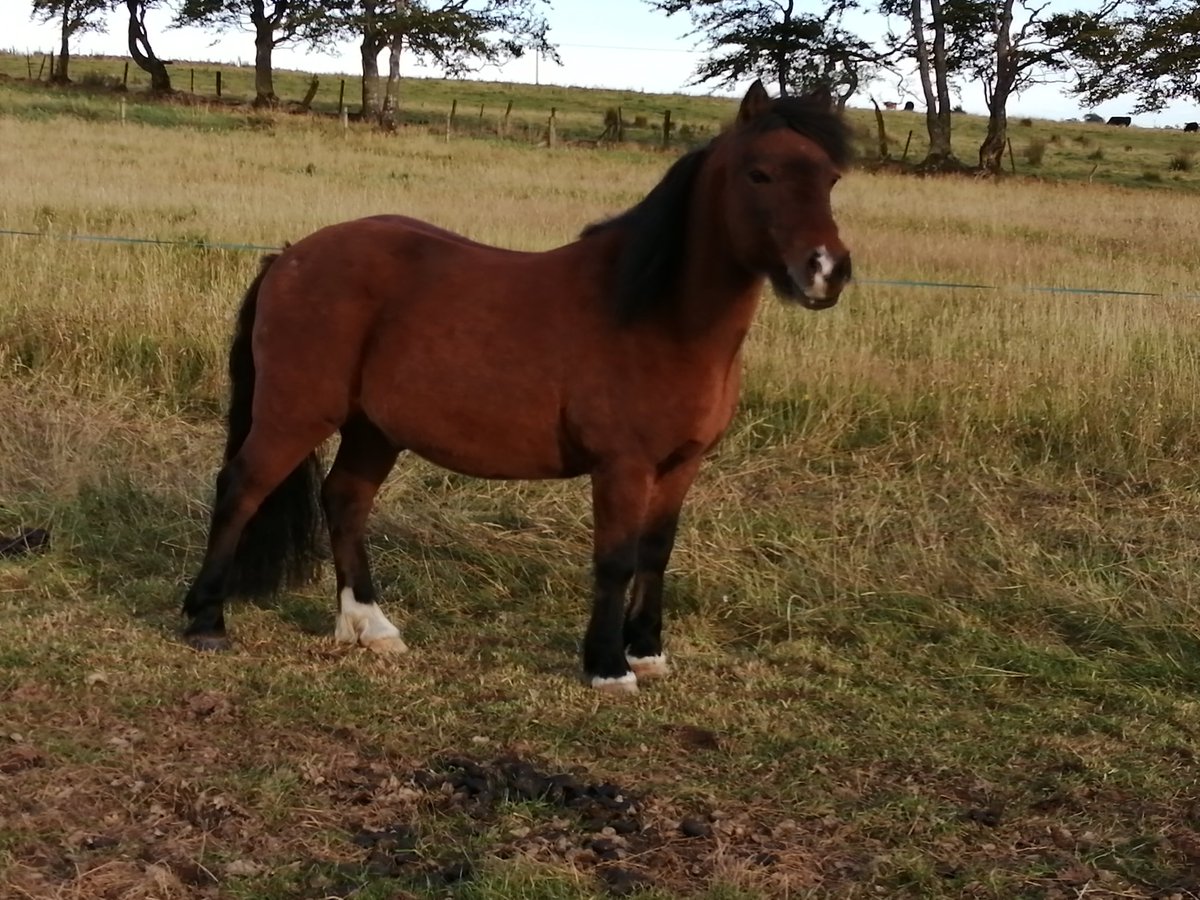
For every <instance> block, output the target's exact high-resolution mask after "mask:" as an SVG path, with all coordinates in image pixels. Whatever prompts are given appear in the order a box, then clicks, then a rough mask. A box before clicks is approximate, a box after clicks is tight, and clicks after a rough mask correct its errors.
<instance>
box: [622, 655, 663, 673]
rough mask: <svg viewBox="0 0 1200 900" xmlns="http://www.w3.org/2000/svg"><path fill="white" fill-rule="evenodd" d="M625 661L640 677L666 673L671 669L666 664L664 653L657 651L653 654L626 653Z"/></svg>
mask: <svg viewBox="0 0 1200 900" xmlns="http://www.w3.org/2000/svg"><path fill="white" fill-rule="evenodd" d="M625 661H626V662H627V663H629V668H631V669H633V671H634V673H635V674H637V675H638V676H640V677H646V676H655V675H666V674H667V673H668V672H670V671H671V669H670V667H669V666H668V665H667V654H666V653H658V654H656V655H654V656H629V655H628V654H626V655H625Z"/></svg>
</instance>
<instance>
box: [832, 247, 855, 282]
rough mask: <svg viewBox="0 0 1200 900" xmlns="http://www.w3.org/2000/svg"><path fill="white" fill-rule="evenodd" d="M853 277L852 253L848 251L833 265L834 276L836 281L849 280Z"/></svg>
mask: <svg viewBox="0 0 1200 900" xmlns="http://www.w3.org/2000/svg"><path fill="white" fill-rule="evenodd" d="M850 277H851V267H850V254H849V253H847V254H846V255H845V256H843V257H842V258H841V259H839V260H838V261H837V265H835V266H834V267H833V278H834V280H836V281H840V282H843V283H844V282H847V281H849V280H850Z"/></svg>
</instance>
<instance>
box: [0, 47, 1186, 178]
mask: <svg viewBox="0 0 1200 900" xmlns="http://www.w3.org/2000/svg"><path fill="white" fill-rule="evenodd" d="M126 63H127V60H125V59H124V58H121V57H87V56H80V57H76V58H74V59H73V60H72V66H73V70H72V71H73V79H74V84H73V85H72V86H71V87H69V88H60V87H56V86H51V85H49V84H47V83H46V82H45V81H38V80H36V79H37V76H38V74H39V69H40V67H41V66H42V60H41V59H35V58H30V57H27V56H25V55H23V54H17V53H0V115H9V116H16V117H18V118H48V117H53V116H56V115H68V116H76V117H79V118H82V119H86V120H100V121H104V120H109V121H111V120H115V119H117V118H118V117H119V116H120V114H121V112H120V105H119V103H118V102H117V100H116V96H117V95H116V94H115V93H114V88H115V87H116V86H118V85H120V84H121V83H122V81H123V80H125V78H126ZM218 72H219V73H220V75H221V97H220V99H219V100H218V98H217V96H216V83H217V73H218ZM31 74H32V76H33V78H30V75H31ZM41 74H42V75H43V77H44V76H45V75H46V73H45V72H44V71H43V72H41ZM5 76H7V77H5ZM171 76H172V80H173V84H174V86H175V88H176V89H177V90H178V91H179V94H178V96H177V97H176V98H175V99H174V101H171V102H162V101H156V100H152V99H151V98H149V97H148V96H147V95H146V94H145V90H146V88H147V87H148V79H147V78H146V76H145V73H144V72H142V71H141V70H140V69H138V68H137V67H136V66H134V65H129V66H128V75H127V88H128V90H127V92H126V97H127V101H126V106H125V115H126V117H127V119H128V120H130V121H134V122H140V123H143V124H149V125H159V126H173V125H183V126H191V127H199V128H215V129H222V130H223V129H236V128H242V127H262V125H263V124H264V123H265V121H267V120H268V119H269V118H270V117H271V116H272V115H273V114H271V113H262V112H260V111H256V110H252V109H251V108H250V107H249V104H250V101H251V100H252V99H253V97H254V72H253V69H252V68H251V67H249V66H237V65H228V64H222V63H212V62H195V63H193V62H176V63H174V64H172V66H171ZM312 78H313V75H311V74H309V73H305V72H299V71H292V70H286V69H280V70H277V71H276V72H275V90H276V93H277V94H278V95H279V97H280V98H281V101H282V103H283V108H284V109H288V108H293V109H294V108H295V106H297V105H298V104H299V101H300V100H301V98H302V97H304V95H305V93H306V92H307V90H308V88H309V85H310V82H311V80H312ZM343 91H344V94H343ZM342 96H344V99H345V105H346V107H347V108H348V109H349V110H350V111H351V113H353V112H354V111H356V110H357V108H358V105H359V98H360V96H361V78H360V77H359V76H355V75H344V76H343V75H337V74H332V75H331V74H323V75H320V76H319V85H318V89H317V92H316V95H315V96H314V98H313V101H312V107H311V108H312V111H313V112H315V113H321V114H334V113H336V112H337V110H338V102H339V98H340V97H342ZM856 100H857V102H859V103H865V102H866V98H863V97H859V98H856ZM400 103H401V110H402V115H401V123H402V125H404V126H406V127H417V128H428V129H431V130H436V131H439V132H444V131H445V130H446V128H447V120H448V118H449V117H450V114H451V113H452V112H453V122H452V125H451V127H452V130H453V132H454V134H456V135H479V136H497V135H499V134H500V132H501V131H502V129H503V128H504V122H505V115H506V112H507V113H508V121H507V127H506V130H505V134H506V136H507V137H508V138H510V139H514V140H523V141H529V142H539V141H543V140H544V139H545V135H546V130H547V123H548V121H549V118H550V114H551V111H553V112H554V121H555V132H556V135H557V137H558V138H559V139H561V140H562V141H563V142H564V143H566V144H580V143H583V144H591V143H594V142H596V141H597V140H599V139H600V138H601V136H602V134H603V133H604V131H605V116H606V114H610V112H609V111H610V110H614V109H619V110H620V111H621V118H622V121H623V122H624V139H625V142H626V143H628V144H631V145H634V146H636V145H645V146H661V143H662V130H663V120H664V113H666V112H667V111H668V110H669V111H670V115H671V143H672V144H673V145H675V146H689V145H691V144H694V143H697V142H700V141H703V140H706V139H707V138H709V137H710V136H711V135H712V134H714V133H716V132H717V131H718V130H719V129H720V128H721V126H722V124H723V123H724V122H726V121H727V120H728V118H729V117H730V116H731V115H732V114H733V111H734V109H735V105H734V101H733V100H731V99H729V98H727V97H714V96H694V95H686V94H652V93H642V92H638V91H616V90H603V89H594V88H579V87H562V86H557V85H530V84H514V83H506V82H496V81H476V80H465V79H463V80H452V79H434V78H406V79H404V81H403V82H402V83H401V97H400ZM847 115H848V117H849V118H850V120H851V121H852V122H853V123H854V125H855V126H856V128H857V129H858V131H859V133H860V135H861V138H862V140H861V141H860V144H861V146H862V148H863V154H864V158H866V159H871V158H873V157H875V156H877V155H878V151H877V147H878V139H877V136H876V133H875V128H876V126H875V119H874V114H873V112H872V111H871V110H869V109H865V108H852V109H850V110H848V113H847ZM884 120H885V123H886V127H887V137H888V147H889V152H890V155H891V157H892V158H893V159H899V158H903V159H905V160H906V161H908V162H914V161H919V160H920V159H921V158H922V157H923V156H924V154H925V149H926V144H927V142H926V138H925V128H924V115H923V113H921V112H902V111H896V110H889V111H887V112H885V113H884ZM986 125H987V122H986V120H985V119H983V118H982V117H979V116H972V115H966V114H956V115H955V119H954V146H955V151H956V153H957V154H958V156H959V158H960V159H962V160H963V161H964V162H966V163H969V164H973V163H974V162H975V161H976V159H977V153H978V147H979V144H980V142H981V141H982V140H983V135H984V131H985V129H986ZM1009 134H1010V143H1011V148H1010V152H1009V153H1008V154H1007V155H1006V168H1007V169H1008V170H1009V171H1015V172H1016V173H1017V174H1019V175H1023V176H1028V177H1034V178H1039V179H1045V180H1051V181H1062V180H1067V181H1078V180H1083V181H1092V182H1097V183H1107V184H1117V185H1125V186H1130V187H1149V188H1159V189H1163V188H1168V189H1183V190H1200V165H1198V163H1200V160H1198V159H1197V154H1198V153H1200V134H1185V133H1184V132H1183V131H1182V130H1179V129H1168V128H1139V127H1132V128H1119V127H1110V126H1107V125H1103V124H1093V123H1084V122H1075V121H1066V122H1057V121H1051V120H1044V119H1027V118H1021V117H1019V116H1013V118H1012V119H1011V120H1010V123H1009ZM906 146H907V153H905V147H906Z"/></svg>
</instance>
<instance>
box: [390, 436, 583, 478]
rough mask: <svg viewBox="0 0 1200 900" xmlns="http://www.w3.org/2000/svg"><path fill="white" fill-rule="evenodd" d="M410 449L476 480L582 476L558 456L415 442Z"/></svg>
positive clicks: (426, 458)
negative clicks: (565, 464)
mask: <svg viewBox="0 0 1200 900" xmlns="http://www.w3.org/2000/svg"><path fill="white" fill-rule="evenodd" d="M408 449H409V450H410V451H411V452H413V453H415V454H417V456H419V457H421V458H422V459H425V460H428V461H429V462H431V463H433V464H434V465H437V466H441V467H442V468H443V469H449V470H450V471H452V472H457V473H458V474H460V475H470V476H472V477H475V478H495V479H506V480H529V481H533V480H537V479H544V478H573V477H575V476H576V475H582V474H583V472H581V471H572V470H570V469H568V468H567V467H566V466H564V464H563V461H562V459H561V457H560V456H558V455H557V454H548V453H547V454H542V453H536V452H529V451H528V450H518V449H515V448H499V449H498V448H496V447H494V446H492V447H479V448H473V447H466V446H455V447H446V446H438V445H436V444H429V443H416V442H414V443H413V445H412V446H410V447H409V448H408ZM506 451H507V452H506Z"/></svg>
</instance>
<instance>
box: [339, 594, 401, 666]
mask: <svg viewBox="0 0 1200 900" xmlns="http://www.w3.org/2000/svg"><path fill="white" fill-rule="evenodd" d="M338 602H339V606H340V608H341V611H340V612H339V613H338V617H337V624H336V625H335V626H334V629H333V636H334V638H335V639H336V640H339V641H342V642H344V643H347V644H361V645H362V646H364V647H373V646H374V647H375V648H376V649H380V650H383V649H386V650H388V651H391V652H399V653H403V652H404V651H405V650H407V649H408V648H407V647H405V646H404V642H403V641H402V640H400V629H399V628H397V627H396V626H395V625H393V624H392V623H391V621H389V619H388V617H387V616H385V615H384V614H383V610H382V609H380V608H379V604H377V603H359V602H358V600H356V599H355V597H354V589H353V588H351V587H344V588H342V592H341V594H340V595H338Z"/></svg>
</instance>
